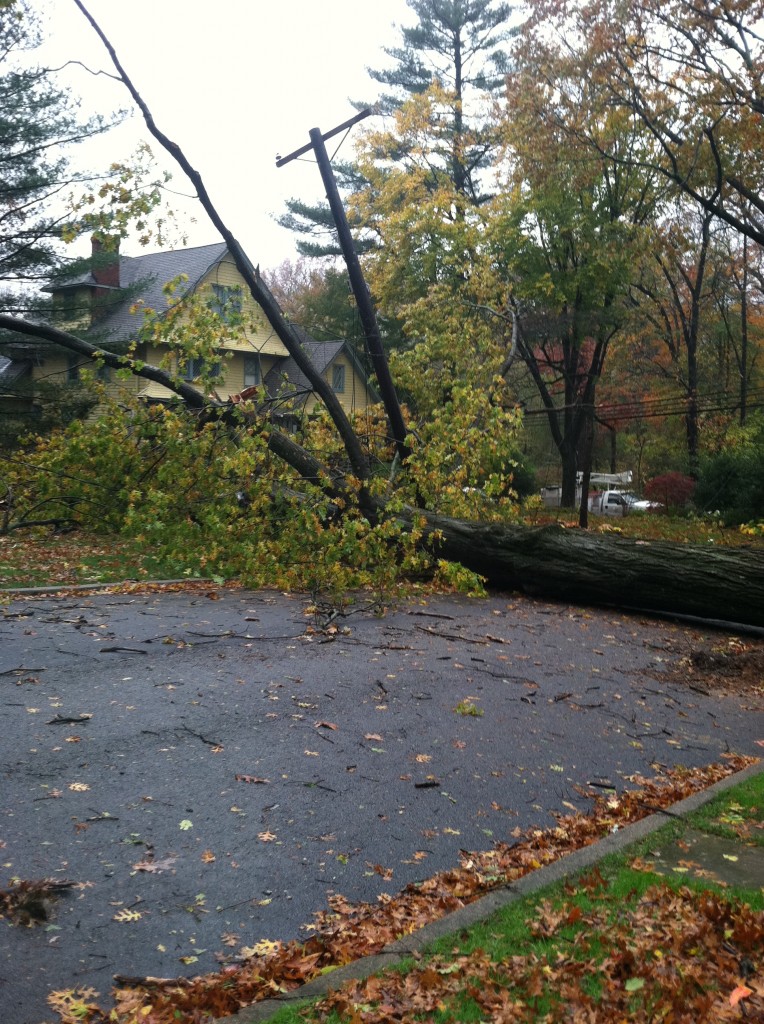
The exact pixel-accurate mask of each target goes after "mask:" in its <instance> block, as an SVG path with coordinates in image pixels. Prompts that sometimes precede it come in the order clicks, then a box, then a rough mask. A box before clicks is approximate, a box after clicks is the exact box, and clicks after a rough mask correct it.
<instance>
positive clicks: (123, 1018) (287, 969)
mask: <svg viewBox="0 0 764 1024" xmlns="http://www.w3.org/2000/svg"><path fill="white" fill-rule="evenodd" d="M754 761H755V758H750V757H743V756H730V757H728V758H727V759H726V761H725V763H723V764H713V765H710V766H708V767H706V768H704V769H687V768H682V767H679V768H674V769H669V770H667V771H666V772H665V774H664V775H663V776H662V777H660V778H657V779H647V778H644V777H642V776H632V777H631V778H630V780H629V781H631V782H632V783H633V784H635V785H636V786H638V787H639V788H638V789H634V790H627V791H625V792H623V793H621V794H619V795H615V793H610V794H607V793H606V794H604V795H599V796H597V797H596V798H595V803H594V808H593V810H592V812H591V813H590V814H588V815H583V814H580V813H576V814H572V815H566V816H559V817H558V822H557V826H556V827H555V828H552V829H547V830H544V831H541V830H538V829H530V830H527V831H522V830H519V829H518V830H517V833H516V834H515V836H514V838H515V842H513V843H511V844H508V843H497V844H496V845H495V846H494V848H493V849H491V850H488V851H483V852H478V853H465V854H464V855H463V857H462V861H461V864H460V866H459V867H458V868H455V869H453V870H450V871H442V872H439V873H438V874H436V875H434V876H433V877H432V878H430V879H427V880H426V881H424V882H422V883H418V884H411V885H408V886H407V887H406V888H405V889H404V890H403V891H402V892H401V893H399V894H398V895H397V896H395V897H391V896H388V895H382V896H380V897H379V901H378V904H376V905H375V904H368V903H362V904H355V905H354V904H350V903H348V902H347V901H346V900H344V899H343V898H342V897H341V896H339V895H337V896H335V897H333V898H332V899H331V901H330V910H328V911H321V912H319V913H317V914H316V915H315V921H314V923H313V924H312V925H310V926H308V927H309V929H310V930H311V931H312V933H313V934H312V935H311V937H310V938H309V939H308V940H307V941H305V942H298V941H291V942H286V943H273V942H263V943H261V944H260V945H259V946H258V947H254V949H255V950H256V952H255V954H254V955H253V956H252V957H251V958H250V959H248V960H247V961H246V962H245V963H242V964H237V965H230V966H227V967H225V968H224V969H223V970H221V971H220V972H217V973H215V974H209V975H204V976H199V977H196V978H173V979H159V978H145V979H120V978H117V984H118V987H117V988H116V989H115V991H114V1000H115V1003H116V1008H115V1009H114V1010H113V1011H111V1012H109V1011H107V1010H104V1009H102V1008H100V1007H98V1006H97V1005H96V1004H95V1003H94V1002H93V1001H92V1000H93V999H94V998H95V997H96V995H97V993H94V992H89V991H88V992H79V993H78V992H77V991H76V990H73V991H72V990H70V991H65V992H56V993H53V994H52V995H51V996H50V997H49V1002H50V1005H51V1006H52V1007H53V1009H55V1010H56V1011H57V1012H58V1013H59V1015H60V1017H61V1020H62V1021H63V1022H64V1024H76V1022H80V1024H106V1022H107V1021H108V1022H110V1024H132V1022H133V1021H135V1020H140V1021H142V1022H144V1024H180V1022H182V1021H187V1022H189V1024H190V1022H194V1024H197V1022H201V1021H203V1020H205V1019H206V1017H207V1016H209V1017H211V1018H216V1017H223V1016H226V1015H228V1014H233V1013H236V1012H237V1011H238V1010H239V1009H240V1008H241V1007H243V1006H247V1005H249V1004H251V1003H254V1002H257V1001H259V1000H262V999H267V998H272V997H278V996H279V995H282V994H284V993H286V992H289V991H292V990H294V989H296V988H298V987H299V986H301V985H302V984H304V983H305V982H306V981H308V980H310V979H311V978H313V977H315V976H316V975H318V974H321V973H325V972H326V971H327V970H330V969H332V968H334V967H338V966H341V965H343V964H346V963H350V962H351V961H353V960H357V959H360V958H361V957H365V956H370V955H372V954H375V953H378V952H380V951H381V950H382V949H383V948H384V947H385V946H386V945H388V944H389V943H390V942H392V941H394V940H395V939H398V938H400V937H402V936H405V935H408V934H411V933H412V932H414V931H416V930H417V929H419V928H421V927H423V926H424V925H425V924H428V923H429V922H431V921H435V920H437V919H439V918H441V917H443V916H444V915H445V914H447V913H450V912H451V911H453V910H456V909H458V908H459V907H462V906H464V905H465V904H467V903H470V902H472V901H473V900H476V899H478V898H479V897H480V896H483V895H484V894H485V893H487V892H489V891H490V890H491V889H494V888H496V887H498V886H502V885H506V884H508V883H511V882H513V881H515V880H517V879H518V878H521V877H522V876H523V875H526V874H528V873H529V872H531V871H534V870H536V869H537V868H540V867H543V866H544V865H546V864H550V863H552V862H553V861H555V860H557V859H559V858H560V857H562V856H565V855H566V854H568V853H571V852H573V851H574V850H578V849H581V848H583V847H585V846H589V845H590V844H591V843H594V842H597V841H598V840H599V839H602V838H603V837H604V836H606V835H608V834H609V833H611V832H614V831H616V830H617V829H619V828H622V827H623V826H624V825H627V824H629V823H631V822H634V821H638V820H640V819H641V818H644V817H646V816H647V815H648V814H651V813H653V812H655V811H657V810H659V809H661V808H665V807H669V806H670V805H672V804H674V803H676V802H677V801H679V800H682V799H684V798H685V797H687V796H690V795H691V794H693V793H696V792H698V791H700V790H703V789H705V788H707V787H708V786H710V785H713V783H715V782H718V781H719V780H720V779H722V778H725V777H727V776H728V775H730V774H732V773H734V772H737V771H740V770H742V769H743V768H744V767H746V766H747V765H749V764H751V763H754ZM587 795H589V796H591V795H592V794H591V793H589V794H587ZM343 1019H344V1018H343ZM359 1019H361V1018H359Z"/></svg>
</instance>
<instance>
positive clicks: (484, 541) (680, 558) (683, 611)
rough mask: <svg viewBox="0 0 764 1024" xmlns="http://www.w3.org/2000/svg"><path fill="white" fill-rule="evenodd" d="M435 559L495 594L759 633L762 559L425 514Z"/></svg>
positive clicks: (763, 555) (763, 610) (763, 621)
mask: <svg viewBox="0 0 764 1024" xmlns="http://www.w3.org/2000/svg"><path fill="white" fill-rule="evenodd" d="M426 518H427V528H426V530H427V534H428V536H429V537H430V538H431V539H432V538H433V536H435V539H434V548H435V550H436V551H437V553H438V554H439V555H440V556H441V557H443V558H447V559H450V560H452V561H456V562H461V564H462V565H465V566H467V567H468V568H469V569H472V570H473V571H475V572H477V573H480V574H481V575H482V576H485V577H486V579H487V581H488V582H489V583H490V584H491V585H492V586H496V587H507V588H512V589H518V590H522V591H524V592H525V593H528V594H536V595H539V596H544V597H551V598H559V599H560V600H564V601H572V602H575V603H577V604H595V605H610V606H615V607H618V608H624V609H639V610H642V611H652V612H668V613H672V614H679V615H693V616H698V617H700V618H705V619H719V620H723V621H725V622H735V623H741V624H745V625H749V626H764V552H761V551H754V550H751V549H748V548H726V547H713V546H711V545H709V546H708V547H705V546H701V545H698V544H673V543H671V542H668V541H646V540H633V539H631V538H627V537H614V536H612V535H602V534H592V533H588V532H586V531H584V530H577V529H566V528H565V527H562V526H557V525H552V526H542V527H530V528H529V527H522V526H506V525H503V524H500V523H473V522H466V521H464V520H460V519H447V518H445V517H440V516H434V515H427V517H426Z"/></svg>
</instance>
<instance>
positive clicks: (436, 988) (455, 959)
mask: <svg viewBox="0 0 764 1024" xmlns="http://www.w3.org/2000/svg"><path fill="white" fill-rule="evenodd" d="M580 889H583V890H584V896H585V897H588V900H586V899H585V900H584V901H583V902H584V905H586V903H587V902H588V901H591V903H590V906H589V907H588V908H587V909H582V901H581V899H580V896H581V892H580ZM607 896H608V893H607V882H606V880H605V879H603V878H602V876H601V875H600V874H599V872H596V871H595V872H593V873H592V874H591V875H589V876H585V877H584V879H583V880H581V881H580V882H579V889H574V888H573V887H572V886H568V888H567V889H566V898H565V900H563V901H562V902H561V903H552V902H550V901H544V902H543V903H542V904H541V905H540V906H539V907H538V909H537V915H536V919H535V920H534V921H533V922H532V923H531V928H530V930H531V933H532V935H533V936H534V937H535V938H536V939H540V940H542V941H540V942H534V941H533V940H531V941H530V942H529V944H528V945H529V947H530V952H525V953H524V954H523V955H520V954H515V955H513V954H511V953H509V954H508V955H507V953H506V951H502V952H501V953H499V955H498V957H497V955H496V954H493V955H492V954H491V953H489V952H487V951H485V950H483V949H476V950H472V951H469V952H465V953H460V952H458V951H457V952H456V954H455V955H453V954H452V955H449V956H447V957H443V956H437V957H434V958H431V959H428V960H427V961H426V963H424V964H422V965H421V966H415V967H414V968H413V969H412V970H410V971H407V972H406V973H402V972H397V971H388V972H386V973H385V974H383V975H377V976H374V977H371V978H368V979H365V980H361V981H352V982H350V983H348V984H346V985H343V986H342V988H341V989H339V990H338V991H336V992H330V993H329V995H328V996H327V997H326V998H325V999H323V1000H322V1001H321V1002H320V1003H319V1004H318V1005H317V1006H316V1008H315V1013H314V1014H311V1017H310V1019H311V1020H317V1019H318V1020H325V1019H326V1018H327V1016H328V1015H329V1014H332V1013H333V1014H335V1015H336V1016H335V1017H333V1018H332V1019H340V1020H343V1021H346V1022H349V1024H389V1022H391V1021H405V1020H412V1019H417V1020H419V1019H424V1015H425V1014H435V1013H437V1014H438V1018H437V1019H438V1020H442V1021H444V1022H445V1021H450V1020H453V1021H459V1020H463V1019H465V1017H466V1015H467V1014H466V1011H467V1010H468V1009H469V1011H471V1016H470V1019H476V1020H477V1019H480V1020H492V1021H512V1022H513V1024H514V1022H521V1021H527V1022H532V1024H538V1022H539V1021H543V1022H544V1024H553V1022H556V1021H560V1022H562V1021H571V1020H577V1021H578V1020H581V1021H584V1020H586V1021H595V1020H596V1021H630V1022H631V1024H638V1022H648V1021H658V1020H663V1021H669V1020H670V1021H693V1022H700V1021H715V1022H722V1021H729V1020H740V1019H741V1013H742V1015H743V1019H751V1020H762V1019H763V1018H762V1016H761V1014H762V1011H764V984H762V982H760V981H758V980H757V979H756V978H755V977H754V973H755V965H754V961H753V959H752V957H754V956H755V955H757V953H758V952H760V950H761V948H762V944H763V943H764V918H763V917H762V915H761V914H756V913H754V912H752V911H751V910H750V908H748V907H746V906H744V905H743V906H734V905H732V904H730V903H729V902H728V901H726V900H724V899H722V898H720V897H718V896H717V895H715V894H713V893H710V892H705V893H702V894H699V893H697V892H693V891H691V890H690V889H688V888H686V887H685V888H682V889H681V890H679V891H678V892H677V891H675V890H674V889H672V888H671V887H670V886H668V885H653V886H652V887H650V888H649V889H648V890H647V891H646V892H645V893H644V894H643V896H642V897H641V899H639V900H638V902H637V903H636V905H635V906H633V907H632V906H627V907H625V908H619V907H618V905H616V910H615V912H614V911H613V906H612V902H613V901H609V900H608V899H607ZM502 953H503V954H505V955H502ZM476 1011H477V1013H476ZM472 1014H474V1016H473V1015H472Z"/></svg>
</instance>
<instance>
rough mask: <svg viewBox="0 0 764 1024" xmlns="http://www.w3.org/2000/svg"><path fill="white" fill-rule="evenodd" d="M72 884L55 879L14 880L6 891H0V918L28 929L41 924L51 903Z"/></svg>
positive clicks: (72, 884)
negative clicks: (25, 926)
mask: <svg viewBox="0 0 764 1024" xmlns="http://www.w3.org/2000/svg"><path fill="white" fill-rule="evenodd" d="M74 884H75V883H74V882H67V881H65V880H63V879H57V878H40V879H36V880H31V879H16V880H15V881H14V882H13V883H12V884H11V885H10V886H9V887H8V888H7V889H0V918H5V919H6V920H8V921H10V922H11V923H12V924H20V925H27V926H30V927H31V926H32V925H36V924H43V922H45V921H47V920H48V917H49V913H50V906H51V903H52V902H53V901H54V900H56V899H58V897H59V896H61V894H62V893H64V892H66V891H67V890H69V889H71V888H72V887H73V886H74Z"/></svg>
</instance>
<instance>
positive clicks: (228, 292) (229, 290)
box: [209, 284, 241, 323]
mask: <svg viewBox="0 0 764 1024" xmlns="http://www.w3.org/2000/svg"><path fill="white" fill-rule="evenodd" d="M212 293H213V298H212V299H210V302H209V307H210V309H211V310H212V312H213V313H217V315H218V316H219V317H220V319H221V320H225V322H226V323H232V322H233V321H234V320H236V319H237V318H238V317H239V316H240V315H241V288H239V287H237V286H233V285H227V284H213V285H212Z"/></svg>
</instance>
